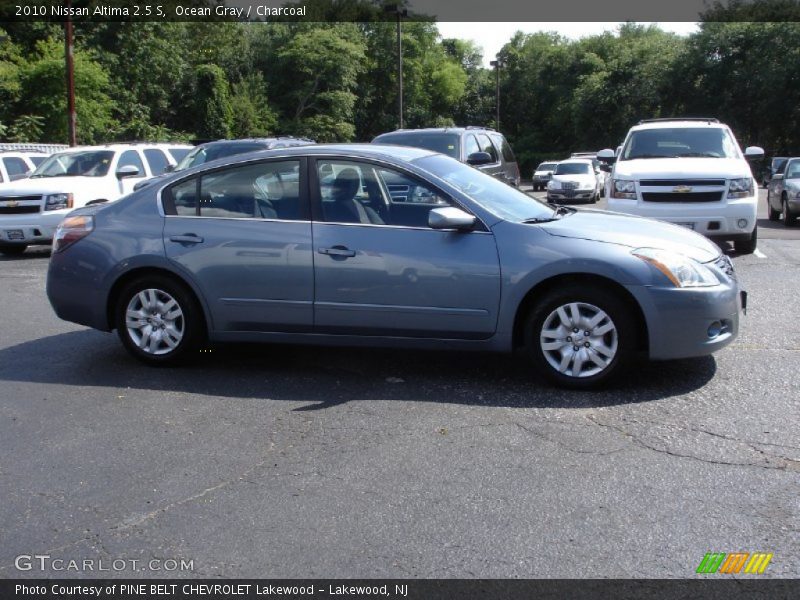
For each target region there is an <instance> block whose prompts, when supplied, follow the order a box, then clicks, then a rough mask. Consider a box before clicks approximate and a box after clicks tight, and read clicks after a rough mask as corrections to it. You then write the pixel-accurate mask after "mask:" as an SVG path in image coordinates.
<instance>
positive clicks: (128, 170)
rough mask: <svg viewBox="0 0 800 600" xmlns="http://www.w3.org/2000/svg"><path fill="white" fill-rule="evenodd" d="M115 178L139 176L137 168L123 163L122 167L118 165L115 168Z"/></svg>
mask: <svg viewBox="0 0 800 600" xmlns="http://www.w3.org/2000/svg"><path fill="white" fill-rule="evenodd" d="M116 175H117V179H125V178H126V177H138V176H139V168H138V167H134V166H133V165H125V166H124V167H120V168H119V169H117V173H116Z"/></svg>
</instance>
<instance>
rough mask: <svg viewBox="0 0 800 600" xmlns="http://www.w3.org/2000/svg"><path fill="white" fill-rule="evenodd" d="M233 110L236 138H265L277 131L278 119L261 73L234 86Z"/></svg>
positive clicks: (232, 96) (234, 134)
mask: <svg viewBox="0 0 800 600" xmlns="http://www.w3.org/2000/svg"><path fill="white" fill-rule="evenodd" d="M231 108H232V110H233V136H234V137H237V138H239V137H263V136H267V135H269V134H270V133H273V132H274V131H275V128H276V126H277V121H278V117H277V115H276V114H275V112H274V111H273V110H272V109H271V108H270V105H269V99H268V98H267V89H266V84H265V82H264V78H263V76H262V75H261V74H260V73H256V74H255V75H251V76H250V77H248V78H246V79H243V80H242V81H240V82H239V83H235V84H233V93H232V95H231Z"/></svg>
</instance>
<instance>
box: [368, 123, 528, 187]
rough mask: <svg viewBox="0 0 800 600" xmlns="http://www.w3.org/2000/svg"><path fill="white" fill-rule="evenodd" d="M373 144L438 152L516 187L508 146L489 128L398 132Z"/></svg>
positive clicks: (513, 161) (516, 175) (514, 165)
mask: <svg viewBox="0 0 800 600" xmlns="http://www.w3.org/2000/svg"><path fill="white" fill-rule="evenodd" d="M372 143H373V144H392V145H398V146H412V147H414V148H424V149H426V150H433V151H434V152H441V153H442V154H446V155H447V156H450V157H451V158H455V159H456V160H458V161H461V162H463V163H466V164H468V165H471V166H473V167H476V168H478V169H480V170H481V171H483V172H484V173H488V174H489V175H492V176H493V177H496V178H497V179H499V180H500V181H502V182H504V183H507V184H509V185H512V186H514V187H519V183H520V175H519V165H517V159H516V157H515V156H514V152H513V150H511V146H510V145H509V143H508V141H507V140H506V138H505V136H504V135H503V134H502V133H498V132H497V131H495V130H494V129H490V128H488V127H472V126H470V127H443V128H442V127H438V128H432V129H398V130H397V131H392V132H390V133H383V134H381V135H379V136H378V137H376V138H375V139H374V140H372Z"/></svg>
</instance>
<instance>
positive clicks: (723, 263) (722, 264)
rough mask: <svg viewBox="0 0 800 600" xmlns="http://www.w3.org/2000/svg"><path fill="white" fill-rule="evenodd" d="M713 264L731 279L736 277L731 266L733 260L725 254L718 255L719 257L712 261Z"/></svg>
mask: <svg viewBox="0 0 800 600" xmlns="http://www.w3.org/2000/svg"><path fill="white" fill-rule="evenodd" d="M714 265H715V266H716V267H717V268H718V269H719V270H720V271H722V272H723V273H725V275H727V276H728V277H730V278H731V279H736V270H735V269H734V268H733V262H732V261H731V259H730V257H728V256H727V255H726V254H722V255H720V257H719V258H718V259H717V260H715V261H714Z"/></svg>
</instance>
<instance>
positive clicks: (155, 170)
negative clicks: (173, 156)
mask: <svg viewBox="0 0 800 600" xmlns="http://www.w3.org/2000/svg"><path fill="white" fill-rule="evenodd" d="M144 157H145V159H146V160H147V164H148V165H150V172H151V173H152V174H153V175H161V174H162V173H163V172H164V171H165V170H166V169H167V165H169V161H168V160H167V157H166V155H165V154H164V153H163V152H162V151H161V150H156V149H155V148H148V149H147V150H145V151H144Z"/></svg>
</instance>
